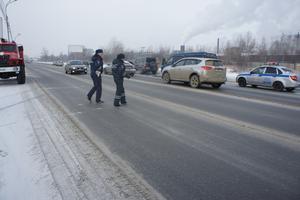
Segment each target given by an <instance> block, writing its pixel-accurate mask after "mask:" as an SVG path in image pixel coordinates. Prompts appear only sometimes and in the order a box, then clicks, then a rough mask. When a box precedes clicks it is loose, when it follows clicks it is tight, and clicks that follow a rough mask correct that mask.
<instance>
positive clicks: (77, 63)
mask: <svg viewBox="0 0 300 200" xmlns="http://www.w3.org/2000/svg"><path fill="white" fill-rule="evenodd" d="M70 65H83V63H82V61H80V60H73V61H71V62H70Z"/></svg>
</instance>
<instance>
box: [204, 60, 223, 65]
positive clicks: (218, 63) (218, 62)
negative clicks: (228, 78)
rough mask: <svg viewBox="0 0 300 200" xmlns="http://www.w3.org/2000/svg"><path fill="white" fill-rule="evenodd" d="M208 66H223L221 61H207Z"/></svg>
mask: <svg viewBox="0 0 300 200" xmlns="http://www.w3.org/2000/svg"><path fill="white" fill-rule="evenodd" d="M205 65H206V66H223V63H222V61H221V60H207V61H205Z"/></svg>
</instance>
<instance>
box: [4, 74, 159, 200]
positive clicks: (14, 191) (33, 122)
mask: <svg viewBox="0 0 300 200" xmlns="http://www.w3.org/2000/svg"><path fill="white" fill-rule="evenodd" d="M0 91H1V93H0V105H1V106H0V199H1V200H27V199H28V200H35V199H36V200H48V199H49V200H50V199H51V200H56V199H70V200H74V199H159V198H160V199H161V198H162V197H160V195H159V194H157V193H156V192H154V191H153V190H152V188H151V187H150V186H148V185H147V184H146V183H145V182H144V181H143V180H142V179H140V178H139V177H138V176H136V175H135V174H134V173H133V172H132V171H131V170H130V169H127V170H125V171H126V172H125V171H124V170H121V169H120V163H121V161H120V163H117V162H115V161H116V160H114V162H113V161H112V160H111V159H110V158H108V157H107V152H106V153H103V151H102V150H100V149H99V148H98V146H96V145H95V144H94V143H93V142H91V140H90V139H89V138H88V137H87V136H86V135H85V134H83V131H82V129H81V128H80V127H79V126H78V125H77V124H76V123H75V121H73V120H72V118H71V117H70V116H71V115H76V114H77V113H68V112H66V111H65V110H62V109H61V108H60V106H59V105H58V104H56V103H55V102H54V101H53V100H51V97H50V96H47V94H46V93H44V91H43V90H41V89H40V87H39V86H38V85H37V84H35V83H34V82H32V81H31V82H30V83H28V84H25V85H16V84H15V83H14V82H13V81H11V80H8V81H6V82H4V81H0ZM103 148H104V147H103ZM116 159H117V158H116Z"/></svg>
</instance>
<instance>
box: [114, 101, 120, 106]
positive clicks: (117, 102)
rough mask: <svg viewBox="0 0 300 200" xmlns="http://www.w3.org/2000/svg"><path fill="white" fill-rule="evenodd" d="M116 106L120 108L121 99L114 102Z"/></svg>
mask: <svg viewBox="0 0 300 200" xmlns="http://www.w3.org/2000/svg"><path fill="white" fill-rule="evenodd" d="M114 106H116V107H119V106H120V99H115V100H114Z"/></svg>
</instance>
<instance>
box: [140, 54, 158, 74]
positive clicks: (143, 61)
mask: <svg viewBox="0 0 300 200" xmlns="http://www.w3.org/2000/svg"><path fill="white" fill-rule="evenodd" d="M135 64H136V66H137V69H138V70H139V71H140V72H141V74H147V73H152V74H156V73H157V70H158V64H157V61H156V58H155V57H146V58H139V59H136V60H135Z"/></svg>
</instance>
